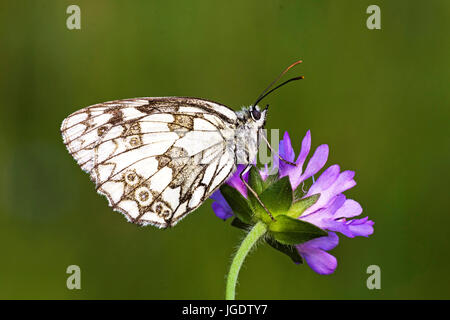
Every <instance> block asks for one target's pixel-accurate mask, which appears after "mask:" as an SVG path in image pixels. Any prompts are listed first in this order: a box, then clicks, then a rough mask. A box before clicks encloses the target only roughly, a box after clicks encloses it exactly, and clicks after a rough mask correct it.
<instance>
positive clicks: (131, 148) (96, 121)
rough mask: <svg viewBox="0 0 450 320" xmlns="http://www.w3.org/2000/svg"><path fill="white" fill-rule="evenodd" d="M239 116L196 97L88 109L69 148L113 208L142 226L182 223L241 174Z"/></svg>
mask: <svg viewBox="0 0 450 320" xmlns="http://www.w3.org/2000/svg"><path fill="white" fill-rule="evenodd" d="M235 129H236V114H235V112H234V111H233V110H231V109H229V108H228V107H226V106H223V105H220V104H217V103H214V102H211V101H207V100H203V99H197V98H182V97H162V98H136V99H126V100H117V101H111V102H106V103H101V104H97V105H93V106H90V107H87V108H84V109H81V110H79V111H77V112H75V113H73V114H71V115H70V116H69V117H67V118H66V119H65V120H64V121H63V123H62V126H61V132H62V136H63V139H64V143H65V144H66V146H67V149H68V150H69V153H70V154H71V155H72V156H73V157H74V158H75V160H76V161H77V162H78V164H79V165H80V167H81V168H82V169H83V170H84V171H86V172H88V173H89V174H90V176H91V179H92V180H93V181H94V182H95V184H96V188H97V191H98V192H99V193H100V194H103V195H105V196H106V197H107V198H108V200H109V205H110V206H111V207H112V208H113V209H114V210H116V211H119V212H121V213H123V214H124V215H125V216H126V218H127V219H128V220H129V221H131V222H133V223H137V224H140V225H147V224H151V225H154V226H157V227H160V228H166V227H169V226H173V225H175V224H176V223H177V222H178V221H180V220H181V219H182V218H183V217H185V216H186V215H187V214H188V213H190V212H192V211H193V210H195V209H196V208H197V207H198V206H200V205H201V204H202V202H203V201H204V200H205V199H207V198H208V197H209V196H210V195H211V194H212V193H213V192H214V191H215V190H216V189H217V188H218V187H219V186H220V185H221V184H222V183H223V182H224V181H225V180H226V179H227V178H228V177H229V176H230V175H231V174H232V173H233V171H234V169H235V167H236V165H235V163H236V159H235V146H234V145H233V141H234V140H233V139H234V130H235Z"/></svg>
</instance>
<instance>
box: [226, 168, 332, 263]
mask: <svg viewBox="0 0 450 320" xmlns="http://www.w3.org/2000/svg"><path fill="white" fill-rule="evenodd" d="M248 184H249V185H250V187H251V188H252V189H253V190H254V191H255V192H256V194H257V195H258V198H259V199H260V200H261V201H262V203H264V205H265V206H266V208H267V209H268V210H269V211H270V213H271V214H272V216H273V217H274V220H272V218H271V217H270V216H269V215H268V213H267V212H266V211H265V209H264V208H263V207H262V206H261V204H260V203H259V201H258V200H257V198H256V197H255V196H254V195H253V193H252V192H250V191H248V196H247V199H246V198H244V197H243V196H242V195H241V193H240V192H239V191H237V190H236V189H234V188H232V187H230V186H229V185H223V186H222V187H221V188H220V191H221V193H222V195H223V196H224V198H225V200H226V201H227V203H228V204H229V205H230V207H231V209H232V210H233V213H234V215H235V218H234V219H233V221H232V223H231V224H232V225H233V226H234V227H237V228H240V229H247V230H248V229H250V228H251V227H252V226H253V225H255V224H256V223H257V222H258V221H262V222H264V223H265V224H266V225H267V230H268V232H267V235H266V237H265V240H266V242H267V243H268V244H269V245H270V246H272V247H273V248H275V249H276V250H278V251H280V252H282V253H284V254H286V255H288V256H289V257H290V258H291V259H292V260H293V261H294V262H296V263H301V262H302V258H301V257H300V255H299V254H298V252H297V250H296V249H295V248H294V247H293V245H296V244H300V243H304V242H306V241H309V240H312V239H314V238H317V237H323V236H326V235H327V232H325V231H324V230H322V229H320V228H318V227H316V226H315V225H313V224H311V223H308V222H305V221H302V220H299V219H298V218H299V217H300V216H301V214H302V213H303V212H304V211H305V210H306V209H307V208H309V207H310V206H312V205H313V204H314V203H316V201H317V200H318V199H319V197H320V195H319V194H316V195H313V196H310V197H307V198H303V199H300V200H295V199H294V194H295V195H297V194H300V191H301V190H292V187H291V184H290V182H289V178H288V177H283V178H281V179H278V176H277V175H272V176H269V177H267V178H266V179H265V180H263V179H262V178H261V175H260V173H259V171H258V169H257V168H256V167H254V166H253V167H252V168H251V170H250V172H249V180H248Z"/></svg>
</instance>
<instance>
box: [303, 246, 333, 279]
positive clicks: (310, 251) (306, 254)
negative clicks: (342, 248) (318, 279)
mask: <svg viewBox="0 0 450 320" xmlns="http://www.w3.org/2000/svg"><path fill="white" fill-rule="evenodd" d="M297 250H298V253H299V254H300V255H301V256H302V258H303V259H305V260H306V263H307V264H308V265H309V266H310V268H311V269H313V270H314V271H315V272H317V273H318V274H331V273H333V272H334V270H336V267H337V260H336V258H335V257H334V256H332V255H331V254H329V253H328V252H326V251H324V250H321V249H319V248H315V247H310V246H307V245H305V244H301V245H297Z"/></svg>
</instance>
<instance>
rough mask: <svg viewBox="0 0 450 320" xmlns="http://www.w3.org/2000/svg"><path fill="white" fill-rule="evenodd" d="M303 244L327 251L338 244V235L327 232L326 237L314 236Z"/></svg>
mask: <svg viewBox="0 0 450 320" xmlns="http://www.w3.org/2000/svg"><path fill="white" fill-rule="evenodd" d="M303 244H304V245H308V246H310V247H315V248H319V249H322V250H326V251H328V250H331V249H334V248H336V246H337V245H338V244H339V237H338V236H337V234H336V233H334V232H328V236H326V237H320V238H315V239H312V240H309V241H307V242H305V243H303Z"/></svg>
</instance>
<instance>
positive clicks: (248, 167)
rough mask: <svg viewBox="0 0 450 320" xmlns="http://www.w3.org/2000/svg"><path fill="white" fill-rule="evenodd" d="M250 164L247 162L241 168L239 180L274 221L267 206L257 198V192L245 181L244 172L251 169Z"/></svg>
mask: <svg viewBox="0 0 450 320" xmlns="http://www.w3.org/2000/svg"><path fill="white" fill-rule="evenodd" d="M251 167H252V165H251V164H249V165H247V166H246V167H245V169H244V170H242V172H241V174H240V175H239V177H240V178H241V181H242V182H243V183H244V185H245V186H246V187H247V189H248V190H249V191H250V192H251V193H252V194H253V195H254V196H255V198H256V200H258V202H259V204H260V205H261V206H262V207H263V208H264V210H265V211H266V212H267V214H268V215H269V217H270V218H271V219H272V220H273V221H275V218H274V217H273V216H272V214H271V213H270V211H269V209H267V207H266V206H265V205H264V203H263V202H262V201H261V199H260V198H259V196H258V194H257V193H256V191H255V190H253V188H252V187H250V185H249V184H248V183H247V181H245V179H244V174H246V173H247V172H248V171H249V170H250V169H251Z"/></svg>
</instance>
